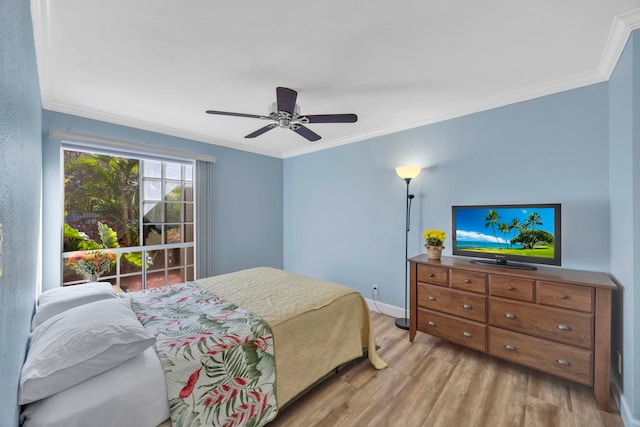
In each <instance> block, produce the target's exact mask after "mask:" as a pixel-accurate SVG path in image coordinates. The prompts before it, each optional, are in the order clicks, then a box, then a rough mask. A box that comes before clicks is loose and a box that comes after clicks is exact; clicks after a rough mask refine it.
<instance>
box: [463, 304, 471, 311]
mask: <svg viewBox="0 0 640 427" xmlns="http://www.w3.org/2000/svg"><path fill="white" fill-rule="evenodd" d="M462 308H466V309H467V310H472V309H473V306H472V305H471V304H462Z"/></svg>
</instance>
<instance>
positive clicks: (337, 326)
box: [21, 267, 386, 427]
mask: <svg viewBox="0 0 640 427" xmlns="http://www.w3.org/2000/svg"><path fill="white" fill-rule="evenodd" d="M183 285H185V284H181V285H173V286H174V288H172V287H165V288H167V289H169V290H170V291H173V290H174V289H175V287H180V286H182V287H185V288H188V290H190V292H200V291H202V292H206V295H214V296H215V297H216V298H217V300H216V301H218V302H216V303H215V304H223V303H227V304H232V305H234V306H237V307H239V308H241V309H242V310H246V311H247V312H248V313H249V314H250V315H254V316H256V317H257V318H259V319H261V320H262V321H263V322H264V324H265V325H266V327H267V328H268V331H269V332H270V333H271V334H272V339H273V342H272V344H273V353H274V355H275V357H274V358H273V359H274V362H273V363H274V376H275V386H274V387H275V393H274V396H273V399H274V400H275V404H274V406H275V410H274V411H273V414H272V415H269V416H268V417H267V416H265V417H264V418H263V419H262V421H261V422H260V423H258V425H262V424H264V423H266V422H268V421H270V420H271V419H273V417H274V416H275V415H276V412H277V410H278V409H281V408H283V407H285V406H286V405H287V404H289V403H290V402H292V401H293V400H295V398H296V397H297V396H299V395H300V394H301V393H303V392H304V391H306V390H308V389H309V388H310V387H312V386H313V385H314V384H316V383H317V382H318V381H319V380H320V379H322V378H323V377H325V376H326V375H327V374H328V373H330V372H332V371H333V370H335V369H336V368H337V367H339V366H342V365H344V364H345V363H347V362H349V361H352V360H354V359H357V358H360V357H363V354H366V356H367V357H368V359H369V361H370V363H371V365H372V366H373V368H376V369H383V368H385V367H386V363H385V362H384V361H383V360H382V359H381V358H380V357H379V356H378V354H377V352H376V345H375V337H374V334H373V330H372V328H371V325H370V318H369V311H368V307H367V305H366V302H365V301H364V299H363V298H362V296H361V295H360V294H359V293H357V292H356V291H354V290H352V289H350V288H348V287H346V286H342V285H339V284H335V283H329V282H324V281H320V280H317V279H312V278H308V277H305V276H301V275H297V274H293V273H290V272H285V271H282V270H278V269H273V268H267V267H262V268H254V269H248V270H243V271H239V272H236V273H230V274H224V275H219V276H214V277H209V278H205V279H199V280H196V281H195V282H193V285H194V287H190V286H191V285H189V286H183ZM167 289H164V290H162V291H155V292H156V293H157V292H165V293H166V292H168V291H167ZM105 291H106V289H105ZM107 293H108V292H107ZM124 295H125V296H124V297H122V296H119V297H118V298H116V299H117V302H109V305H118V309H120V304H122V303H124V304H125V305H128V306H132V307H134V310H135V309H137V310H138V312H137V313H136V314H134V316H135V317H136V318H137V319H141V321H139V322H138V324H140V323H143V324H144V323H145V322H146V323H147V324H148V323H149V321H148V320H145V316H146V317H147V318H151V317H152V315H150V314H149V312H148V311H147V310H146V309H147V308H150V307H154V308H155V304H156V302H155V301H156V300H155V299H149V296H148V295H141V294H139V293H132V294H124ZM194 295H195V294H194ZM109 298H111V296H110V297H109ZM144 298H147V299H146V300H145V299H144ZM172 298H174V299H173V300H171V301H173V303H172V304H169V305H167V307H170V309H173V308H175V307H176V304H174V303H175V302H176V301H181V300H184V298H186V297H182V296H173V294H172ZM175 298H179V299H178V300H176V299H175ZM192 298H196V299H192V301H196V300H197V301H202V298H201V297H198V296H197V295H195V296H193V297H192ZM106 300H108V298H106ZM150 301H151V302H150ZM185 301H186V300H185ZM100 304H102V305H106V304H107V302H105V301H92V302H90V303H88V304H84V305H82V306H78V307H74V308H71V309H66V310H65V311H64V312H63V313H60V314H56V315H54V316H53V317H51V319H48V320H45V321H44V322H42V323H40V324H39V325H35V328H34V332H33V337H34V339H35V338H36V337H38V336H39V335H41V331H42V330H43V329H45V330H46V329H47V328H43V326H48V327H49V329H53V328H54V325H52V324H55V323H56V321H57V322H58V323H60V322H61V320H60V319H59V318H61V317H64V316H65V315H66V316H69V315H70V314H69V313H72V314H75V312H77V311H81V310H84V311H88V312H92V313H95V307H97V306H98V305H100ZM145 304H146V305H145ZM42 305H44V306H46V305H47V304H42V303H40V306H42ZM194 305H197V304H194V303H190V304H188V307H190V308H192V307H193V306H194ZM212 305H213V304H212ZM40 306H39V307H40ZM67 306H68V305H67ZM87 307H89V308H87ZM92 307H94V308H92ZM165 310H169V309H167V308H165ZM132 312H134V311H132ZM37 315H38V311H36V317H37ZM154 316H155V314H154ZM36 317H34V320H35V319H36ZM98 317H99V316H98ZM209 317H211V316H209ZM214 317H215V316H214ZM75 322H76V323H77V322H78V320H77V319H76V320H75ZM154 322H155V323H156V324H158V323H167V322H165V321H163V322H158V321H156V319H155V318H154ZM154 322H151V323H154ZM249 323H251V324H255V322H253V321H251V322H249ZM146 326H148V325H146ZM131 327H132V328H133V327H134V325H131ZM253 329H255V328H253ZM260 330H261V331H263V332H264V327H263V326H261V327H260ZM139 333H140V334H141V335H144V333H146V334H147V335H144V336H145V337H146V338H138V339H139V340H142V341H144V340H145V339H148V337H149V336H152V337H154V338H155V339H156V340H155V341H154V344H152V345H150V346H147V347H145V348H140V347H144V345H145V344H146V341H145V344H142V345H139V346H138V348H136V351H137V352H138V354H135V355H134V356H132V357H129V358H128V359H126V360H124V361H119V362H115V363H114V361H112V360H109V361H108V362H109V363H111V364H113V365H114V366H112V367H110V368H108V369H106V370H105V371H104V372H102V373H100V374H98V375H94V376H90V377H89V378H86V379H84V380H82V381H80V382H79V383H78V384H76V385H73V386H71V387H69V388H65V389H64V390H60V391H58V392H55V393H53V394H51V395H49V396H46V397H44V398H39V399H38V398H37V397H38V396H35V397H34V396H28V398H27V399H26V400H29V402H28V403H26V404H25V406H24V409H23V411H22V415H21V422H22V424H23V425H24V426H28V427H31V426H50V427H57V426H65V427H67V426H74V425H77V426H81V425H93V426H126V425H135V426H150V427H155V426H158V425H162V426H165V425H167V426H168V425H171V421H170V417H173V418H174V425H180V424H182V425H188V424H189V423H188V422H185V421H184V420H185V419H182V420H181V419H178V420H177V422H176V419H175V413H174V414H173V415H172V413H171V411H170V404H169V402H170V401H171V399H168V398H167V393H168V391H170V389H171V388H172V387H174V386H172V385H171V382H170V381H169V380H168V378H169V377H168V376H165V372H163V366H164V368H165V369H164V370H165V371H166V368H167V366H166V365H167V363H168V364H169V365H171V364H176V366H177V363H178V362H167V360H166V358H165V357H166V353H163V352H162V351H161V350H158V349H159V348H160V345H159V342H160V341H161V336H162V335H158V334H159V333H158V332H157V331H156V330H153V329H151V330H149V329H145V332H144V333H143V332H139ZM93 335H95V334H93ZM266 335H267V336H268V334H266ZM198 336H200V335H198ZM262 336H265V334H264V333H262ZM260 338H261V337H258V338H256V337H253V338H251V337H249V336H247V338H245V339H244V341H250V340H255V339H260ZM234 339H237V338H234ZM202 340H203V341H204V339H202ZM58 341H59V340H58ZM252 342H253V341H252ZM174 345H175V340H174ZM32 347H33V345H32ZM40 347H42V346H40ZM194 348H195V346H194ZM92 349H93V347H92ZM210 349H211V347H205V348H204V350H205V352H206V351H207V350H210ZM32 350H33V351H34V352H37V351H38V350H39V348H38V345H37V343H36V348H35V349H33V348H32V349H30V351H29V354H28V356H27V362H25V368H24V369H23V373H24V371H29V370H30V369H27V365H29V362H30V357H31V352H32ZM265 351H266V350H265ZM40 352H41V353H43V354H44V353H46V350H45V351H42V350H41V349H40ZM267 353H268V352H267ZM159 354H160V356H159ZM34 357H36V356H34ZM43 357H45V358H46V357H51V356H50V355H49V356H43ZM265 359H269V358H268V357H265ZM94 360H95V358H92V359H90V360H88V361H86V363H93V361H94ZM265 363H266V362H265ZM256 366H262V367H264V366H266V365H265V364H264V363H263V362H260V363H259V364H258V365H256ZM373 368H372V369H373ZM101 369H103V368H101ZM85 370H87V369H85ZM89 370H90V369H89ZM264 371H266V372H271V370H270V369H269V368H265V369H264ZM85 375H87V374H85ZM195 376H197V375H191V376H188V377H185V376H184V375H183V378H184V381H183V383H182V385H181V387H182V388H181V389H180V390H178V391H179V393H182V395H187V393H185V390H186V389H189V392H191V391H192V390H193V385H194V384H191V383H192V382H193V383H195V381H192V380H193V377H195ZM196 380H199V379H196ZM267 382H269V381H267ZM271 382H273V381H271ZM167 384H169V386H167ZM28 385H30V384H28ZM26 388H27V387H25V389H26ZM35 388H36V387H31V389H32V390H33V389H35ZM41 388H42V387H37V390H38V391H39V390H40V389H41ZM27 391H28V390H27ZM22 392H23V379H21V399H22V394H23V393H22ZM24 394H28V393H26V392H25V393H24ZM194 396H195V393H194ZM34 398H36V400H33V399H34ZM185 400H187V399H185ZM21 402H23V400H21ZM209 402H211V400H209ZM246 403H247V402H245V406H246ZM265 405H266V400H265ZM171 406H172V407H173V406H175V405H174V404H172V405H171ZM172 409H173V410H175V408H172ZM217 411H219V409H213V410H210V411H209V412H207V413H206V416H205V417H204V418H205V422H207V423H209V424H210V425H218V424H222V423H223V422H221V421H220V420H219V419H216V418H215V417H214V416H212V414H213V413H214V412H215V413H216V414H217V413H218V412H217ZM223 412H224V411H223ZM244 421H245V422H246V421H247V420H244ZM254 421H255V419H254ZM233 422H234V423H235V424H233V425H244V424H242V423H240V422H238V420H237V419H235V420H233ZM230 425H231V424H230Z"/></svg>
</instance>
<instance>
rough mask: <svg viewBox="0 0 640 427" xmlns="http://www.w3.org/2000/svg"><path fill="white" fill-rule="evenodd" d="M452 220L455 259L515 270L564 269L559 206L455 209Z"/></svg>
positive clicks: (478, 206)
mask: <svg viewBox="0 0 640 427" xmlns="http://www.w3.org/2000/svg"><path fill="white" fill-rule="evenodd" d="M451 218H452V222H453V233H452V235H453V239H452V240H453V255H459V256H466V257H472V258H479V259H472V260H471V262H475V263H479V264H480V263H481V264H490V265H497V266H501V267H511V268H527V269H535V268H536V267H535V264H548V265H560V261H561V258H560V255H561V252H562V246H561V232H560V204H559V203H553V204H541V203H538V204H515V205H475V206H453V207H452V208H451ZM532 264H533V265H532Z"/></svg>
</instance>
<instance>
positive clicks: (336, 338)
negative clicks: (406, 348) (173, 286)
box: [196, 267, 387, 407]
mask: <svg viewBox="0 0 640 427" xmlns="http://www.w3.org/2000/svg"><path fill="white" fill-rule="evenodd" d="M196 283H197V284H199V285H200V286H203V287H204V288H206V289H207V290H209V291H210V292H212V293H213V294H215V295H218V296H219V297H221V298H223V299H224V300H226V301H229V302H233V303H234V304H236V305H238V306H240V307H242V308H244V309H246V310H248V311H250V312H252V313H253V314H256V315H258V316H260V317H261V318H262V319H263V320H264V321H266V322H267V323H268V324H269V325H270V326H271V329H272V331H273V335H274V347H275V353H276V387H277V400H278V406H279V407H282V406H283V405H285V404H286V403H287V402H289V401H290V400H291V399H293V398H294V397H295V396H296V395H298V394H299V393H301V392H302V391H304V390H305V389H307V388H308V387H310V386H311V385H313V384H314V383H315V382H317V381H318V380H319V379H321V378H322V377H324V376H325V375H326V374H327V373H329V372H331V371H332V370H333V369H334V368H336V367H338V366H340V365H342V364H344V363H346V362H348V361H350V360H353V359H356V358H358V357H361V356H362V350H363V349H364V348H368V357H369V360H370V362H371V364H372V365H373V366H374V367H375V368H376V369H383V368H386V367H387V364H386V362H385V361H384V360H382V359H381V358H380V357H379V356H378V354H377V352H376V343H375V337H374V334H373V329H372V328H371V322H370V317H369V309H368V307H367V304H366V302H365V301H364V298H362V295H360V294H359V293H358V292H356V291H354V290H353V289H351V288H348V287H346V286H343V285H339V284H336V283H330V282H324V281H321V280H317V279H312V278H309V277H305V276H301V275H298V274H294V273H289V272H286V271H282V270H278V269H274V268H268V267H260V268H253V269H249V270H243V271H239V272H236V273H230V274H223V275H219V276H213V277H209V278H205V279H200V280H197V281H196Z"/></svg>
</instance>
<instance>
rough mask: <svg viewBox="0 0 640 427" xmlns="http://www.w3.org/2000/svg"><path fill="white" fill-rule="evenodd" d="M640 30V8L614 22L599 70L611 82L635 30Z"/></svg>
mask: <svg viewBox="0 0 640 427" xmlns="http://www.w3.org/2000/svg"><path fill="white" fill-rule="evenodd" d="M638 28H640V8H638V9H633V10H630V11H628V12H626V13H623V14H621V15H618V16H616V17H615V18H614V20H613V25H612V26H611V32H610V33H609V39H608V40H607V44H606V46H605V48H604V51H603V53H602V58H601V59H600V66H599V67H598V69H599V70H600V72H602V74H603V75H604V76H606V79H607V80H609V78H610V77H611V74H612V73H613V70H614V69H615V68H616V64H617V63H618V60H619V59H620V55H622V51H623V50H624V47H625V46H626V44H627V40H628V39H629V36H630V35H631V32H632V31H633V30H637V29H638Z"/></svg>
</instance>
